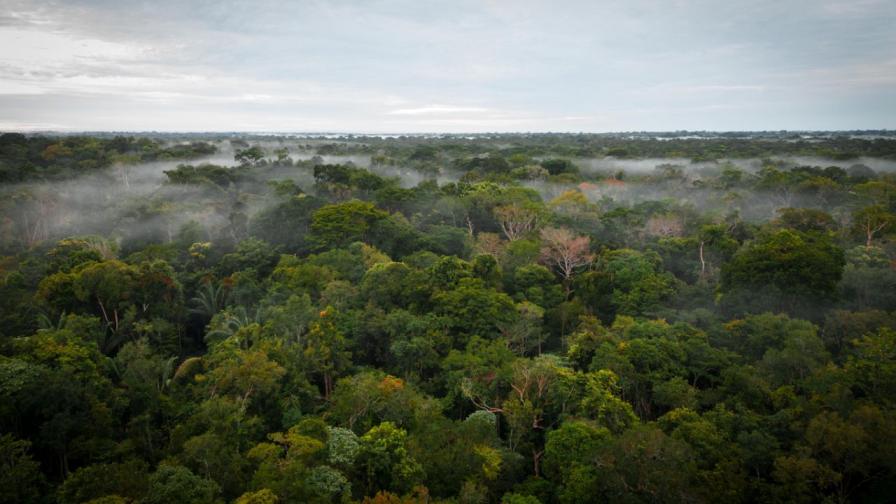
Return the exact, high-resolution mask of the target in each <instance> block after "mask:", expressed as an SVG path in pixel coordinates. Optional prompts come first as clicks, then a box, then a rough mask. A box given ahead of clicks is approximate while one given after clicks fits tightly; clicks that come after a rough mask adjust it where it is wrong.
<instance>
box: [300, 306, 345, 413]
mask: <svg viewBox="0 0 896 504" xmlns="http://www.w3.org/2000/svg"><path fill="white" fill-rule="evenodd" d="M336 316H338V314H337V313H336V310H334V309H333V308H332V307H327V308H326V309H325V310H323V311H322V312H320V317H319V319H318V320H317V322H314V323H312V324H311V328H310V330H309V331H308V335H307V336H306V338H305V349H304V351H303V355H304V357H305V359H306V361H307V362H308V365H309V367H310V371H311V372H313V373H315V374H318V375H319V376H320V377H321V380H322V382H323V393H324V398H325V399H327V400H329V399H330V394H332V393H333V381H334V377H335V375H336V373H338V372H340V371H342V370H343V369H345V368H346V367H348V365H349V363H350V362H351V360H350V359H351V353H350V352H349V351H348V350H347V344H346V341H345V336H343V334H342V332H341V331H340V330H339V329H338V328H337V327H336V324H335V323H334V320H333V319H334V318H335V317H336Z"/></svg>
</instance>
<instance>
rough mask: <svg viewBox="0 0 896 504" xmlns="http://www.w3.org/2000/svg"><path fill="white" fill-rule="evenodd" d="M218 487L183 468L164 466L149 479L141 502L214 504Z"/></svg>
mask: <svg viewBox="0 0 896 504" xmlns="http://www.w3.org/2000/svg"><path fill="white" fill-rule="evenodd" d="M218 492H219V489H218V485H216V484H215V482H214V481H209V480H206V479H202V478H200V477H199V476H196V475H195V474H193V473H192V472H190V470H189V469H187V468H186V467H183V466H170V465H164V466H161V467H159V468H158V469H157V470H156V472H155V473H153V474H152V476H150V477H149V491H147V493H146V497H144V498H143V500H142V501H141V502H142V503H145V504H167V503H170V502H183V503H184V504H214V503H215V501H216V496H217V495H218Z"/></svg>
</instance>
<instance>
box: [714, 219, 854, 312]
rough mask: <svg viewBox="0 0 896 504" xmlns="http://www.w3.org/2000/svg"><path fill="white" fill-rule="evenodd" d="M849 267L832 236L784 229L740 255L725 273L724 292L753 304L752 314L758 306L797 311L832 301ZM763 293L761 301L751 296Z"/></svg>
mask: <svg viewBox="0 0 896 504" xmlns="http://www.w3.org/2000/svg"><path fill="white" fill-rule="evenodd" d="M844 264H845V259H844V255H843V251H842V250H841V249H840V248H838V247H837V246H836V245H834V244H833V243H832V242H831V239H830V237H828V236H827V235H822V234H817V233H800V232H797V231H792V230H789V229H783V230H780V231H776V232H772V233H766V234H763V235H761V236H759V237H758V238H757V239H756V240H754V241H753V242H750V243H748V244H746V245H745V246H744V247H743V248H742V249H741V250H740V251H738V252H737V253H736V254H735V255H734V257H733V258H732V259H731V261H730V262H729V263H728V264H726V265H725V266H724V267H723V268H722V283H721V286H720V289H721V291H722V293H723V294H724V295H729V296H731V297H732V298H734V299H729V300H728V301H731V302H734V303H737V302H746V303H748V304H747V306H748V307H749V308H747V310H750V309H753V310H755V309H756V308H753V306H757V303H758V306H762V307H774V308H778V309H788V310H795V309H797V308H798V307H799V306H800V305H801V304H802V305H805V304H807V303H812V302H817V301H821V300H825V299H830V298H833V297H834V295H835V293H836V290H837V284H838V282H839V281H840V278H841V276H842V275H843V266H844ZM763 289H764V293H765V295H764V296H762V299H755V296H753V295H752V294H751V293H753V292H757V291H760V290H763ZM750 298H753V299H750ZM751 305H752V306H751ZM769 305H771V306H769ZM729 306H730V305H729Z"/></svg>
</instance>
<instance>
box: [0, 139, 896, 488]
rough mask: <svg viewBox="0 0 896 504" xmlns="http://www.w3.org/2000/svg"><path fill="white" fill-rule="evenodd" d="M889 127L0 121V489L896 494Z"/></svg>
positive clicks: (893, 188)
mask: <svg viewBox="0 0 896 504" xmlns="http://www.w3.org/2000/svg"><path fill="white" fill-rule="evenodd" d="M894 237H896V137H894V136H893V135H892V134H888V133H887V132H852V133H850V132H838V133H805V134H803V133H788V132H768V133H756V134H752V135H750V134H709V133H706V132H699V133H688V132H678V133H669V134H648V133H633V134H618V135H585V134H582V135H577V134H519V135H511V134H502V135H468V136H463V135H433V136H382V137H376V136H350V135H319V136H310V135H306V136H294V135H293V136H277V135H263V136H262V135H257V136H247V135H238V134H233V135H224V134H216V135H204V136H203V135H176V134H165V135H162V134H157V135H153V134H147V135H145V136H142V137H139V138H138V137H131V136H118V135H114V134H91V135H58V136H46V135H22V134H17V133H6V134H2V135H0V503H7V502H8V503H31V502H34V503H60V504H77V503H87V502H90V503H93V504H100V503H102V504H113V503H141V504H156V503H160V504H161V503H174V502H178V503H194V504H206V503H231V502H235V503H240V504H249V503H255V504H261V503H264V504H271V503H278V502H279V503H294V502H309V503H337V502H339V503H343V502H345V503H347V502H364V503H382V504H387V503H388V504H400V503H430V502H432V503H436V502H445V503H448V502H451V503H471V504H472V503H502V504H536V503H541V504H560V503H563V504H565V503H579V502H620V503H639V502H693V503H701V502H707V503H709V502H727V503H732V504H733V503H737V502H806V503H810V502H837V503H844V502H892V499H893V495H896V241H894Z"/></svg>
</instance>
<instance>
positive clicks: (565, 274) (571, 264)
mask: <svg viewBox="0 0 896 504" xmlns="http://www.w3.org/2000/svg"><path fill="white" fill-rule="evenodd" d="M541 239H542V247H541V260H542V262H544V263H545V264H547V265H548V266H549V267H551V268H553V269H554V270H555V271H556V272H557V273H559V274H560V276H561V277H562V278H563V282H564V285H565V287H566V296H567V297H569V294H570V293H571V292H572V286H571V281H572V277H573V275H574V274H575V273H576V271H577V270H579V269H580V268H582V267H584V266H587V265H589V264H591V261H592V260H593V256H592V255H591V252H590V247H591V239H590V238H588V237H587V236H576V235H574V234H573V233H572V231H570V230H568V229H564V228H553V227H548V228H544V229H542V230H541Z"/></svg>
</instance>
